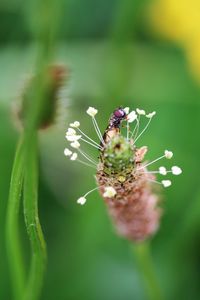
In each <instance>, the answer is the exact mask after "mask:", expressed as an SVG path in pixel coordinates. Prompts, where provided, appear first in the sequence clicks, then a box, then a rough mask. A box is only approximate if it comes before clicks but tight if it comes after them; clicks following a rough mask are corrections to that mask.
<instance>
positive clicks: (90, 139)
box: [77, 128, 99, 147]
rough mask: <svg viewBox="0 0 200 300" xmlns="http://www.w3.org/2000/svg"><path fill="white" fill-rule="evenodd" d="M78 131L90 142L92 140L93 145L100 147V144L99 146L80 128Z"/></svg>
mask: <svg viewBox="0 0 200 300" xmlns="http://www.w3.org/2000/svg"><path fill="white" fill-rule="evenodd" d="M77 129H78V131H79V132H80V133H81V134H82V135H84V136H85V137H86V138H87V139H88V140H90V141H91V142H92V143H94V144H95V145H96V146H98V147H99V144H98V143H97V142H95V141H94V140H93V139H91V138H90V137H89V136H88V135H87V134H85V133H84V132H83V131H82V130H81V129H80V128H77Z"/></svg>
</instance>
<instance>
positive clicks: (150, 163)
mask: <svg viewBox="0 0 200 300" xmlns="http://www.w3.org/2000/svg"><path fill="white" fill-rule="evenodd" d="M164 157H165V155H162V156H160V157H158V158H156V159H154V160H153V161H151V162H149V163H148V164H146V165H145V166H142V167H140V168H139V169H137V170H138V171H139V170H141V169H144V168H146V167H148V166H150V165H152V164H153V163H155V162H156V161H158V160H160V159H162V158H164Z"/></svg>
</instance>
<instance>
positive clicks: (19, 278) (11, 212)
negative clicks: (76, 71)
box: [6, 137, 25, 300]
mask: <svg viewBox="0 0 200 300" xmlns="http://www.w3.org/2000/svg"><path fill="white" fill-rule="evenodd" d="M23 150H24V149H23V137H21V139H20V141H19V143H18V147H17V150H16V154H15V159H14V163H13V169H12V174H11V182H10V192H9V199H8V207H7V217H6V246H7V253H8V262H9V267H10V275H11V281H12V285H13V297H14V298H13V299H16V300H21V299H22V295H23V292H24V286H25V269H24V263H23V258H22V250H21V245H20V236H19V207H20V200H21V193H22V185H23V178H24V151H23Z"/></svg>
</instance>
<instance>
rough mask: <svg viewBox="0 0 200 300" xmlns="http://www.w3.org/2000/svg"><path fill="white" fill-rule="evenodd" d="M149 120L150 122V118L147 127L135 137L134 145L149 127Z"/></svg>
mask: <svg viewBox="0 0 200 300" xmlns="http://www.w3.org/2000/svg"><path fill="white" fill-rule="evenodd" d="M146 117H147V115H146ZM151 120H152V117H151V118H150V119H149V121H148V123H147V125H146V126H145V127H144V129H143V130H142V131H141V132H140V134H139V135H138V136H137V137H136V139H135V141H134V143H136V141H137V140H138V139H139V138H140V137H141V135H142V134H143V133H144V132H145V131H146V130H147V128H148V127H149V124H150V122H151Z"/></svg>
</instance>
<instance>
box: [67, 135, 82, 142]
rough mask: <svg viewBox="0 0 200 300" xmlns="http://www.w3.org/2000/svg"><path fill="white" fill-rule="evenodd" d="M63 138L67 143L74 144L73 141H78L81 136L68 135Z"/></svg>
mask: <svg viewBox="0 0 200 300" xmlns="http://www.w3.org/2000/svg"><path fill="white" fill-rule="evenodd" d="M65 138H66V139H67V140H68V141H69V142H75V141H78V140H79V139H80V138H81V135H69V136H67V135H66V136H65Z"/></svg>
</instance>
